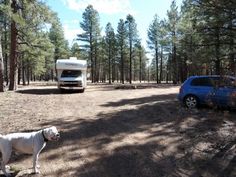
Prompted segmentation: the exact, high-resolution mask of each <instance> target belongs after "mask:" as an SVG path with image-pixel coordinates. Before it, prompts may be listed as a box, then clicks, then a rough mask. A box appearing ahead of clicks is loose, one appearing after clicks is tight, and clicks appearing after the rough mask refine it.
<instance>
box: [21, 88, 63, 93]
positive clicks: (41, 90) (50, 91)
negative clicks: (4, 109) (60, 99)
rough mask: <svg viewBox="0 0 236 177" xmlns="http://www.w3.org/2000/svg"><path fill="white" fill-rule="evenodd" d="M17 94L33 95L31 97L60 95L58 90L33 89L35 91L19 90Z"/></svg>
mask: <svg viewBox="0 0 236 177" xmlns="http://www.w3.org/2000/svg"><path fill="white" fill-rule="evenodd" d="M16 92H17V93H21V94H31V95H51V94H60V90H59V89H58V88H33V89H22V90H17V91H16Z"/></svg>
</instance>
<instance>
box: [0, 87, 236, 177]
mask: <svg viewBox="0 0 236 177" xmlns="http://www.w3.org/2000/svg"><path fill="white" fill-rule="evenodd" d="M178 90H179V86H172V85H167V84H166V85H165V84H161V85H155V84H142V85H138V86H136V87H127V88H126V87H118V86H117V85H116V86H114V85H101V84H98V85H92V84H89V85H88V87H87V89H86V90H85V92H84V93H63V94H60V93H59V91H58V90H57V88H56V86H53V85H52V86H45V85H42V86H41V85H39V84H35V85H33V86H27V87H21V88H19V90H18V91H16V92H10V91H8V92H4V93H0V122H1V124H0V134H7V133H10V132H24V131H27V132H28V131H33V130H39V129H42V128H45V127H49V126H51V125H54V126H56V127H57V128H58V129H59V131H60V133H61V139H60V140H59V141H58V142H48V143H47V146H46V147H45V148H44V150H43V151H42V152H41V154H40V156H39V163H40V165H41V174H39V175H34V174H31V172H32V169H31V167H32V157H31V156H29V155H13V156H12V158H11V161H10V163H9V165H10V166H11V170H12V171H14V173H13V176H18V177H20V176H22V177H23V176H24V177H25V176H37V177H38V176H40V177H41V176H50V177H189V176H191V177H235V176H236V152H235V151H236V148H235V146H236V111H227V110H215V109H211V108H206V107H203V108H199V109H194V110H189V109H186V108H184V107H183V106H181V105H180V103H179V102H178V101H177V99H176V96H177V93H178ZM0 174H2V172H0ZM0 176H3V175H0Z"/></svg>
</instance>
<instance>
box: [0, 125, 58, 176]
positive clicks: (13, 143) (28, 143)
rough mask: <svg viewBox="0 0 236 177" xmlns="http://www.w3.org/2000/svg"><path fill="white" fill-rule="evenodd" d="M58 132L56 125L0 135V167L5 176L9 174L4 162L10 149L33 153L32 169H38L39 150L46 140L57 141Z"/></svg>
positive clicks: (7, 159) (35, 170)
mask: <svg viewBox="0 0 236 177" xmlns="http://www.w3.org/2000/svg"><path fill="white" fill-rule="evenodd" d="M59 138H60V134H59V133H58V131H57V128H56V127H54V126H53V127H49V128H45V129H43V130H39V131H35V132H30V133H11V134H7V135H0V151H1V153H2V164H1V168H2V171H3V173H4V174H5V176H10V174H9V173H7V172H6V164H7V163H8V161H9V159H10V157H11V152H12V150H15V151H16V152H20V153H26V154H33V170H34V172H35V173H40V172H39V170H38V167H39V165H38V157H39V153H40V152H41V150H42V149H43V148H44V147H45V145H46V142H47V141H57V140H58V139H59Z"/></svg>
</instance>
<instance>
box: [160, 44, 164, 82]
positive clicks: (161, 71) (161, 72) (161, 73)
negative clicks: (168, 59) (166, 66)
mask: <svg viewBox="0 0 236 177" xmlns="http://www.w3.org/2000/svg"><path fill="white" fill-rule="evenodd" d="M162 75H163V46H161V61H160V82H161V81H162V80H163V78H162Z"/></svg>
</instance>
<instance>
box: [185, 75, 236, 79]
mask: <svg viewBox="0 0 236 177" xmlns="http://www.w3.org/2000/svg"><path fill="white" fill-rule="evenodd" d="M205 77H213V78H214V77H229V78H232V79H236V77H234V76H229V75H201V76H190V77H189V78H205Z"/></svg>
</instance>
